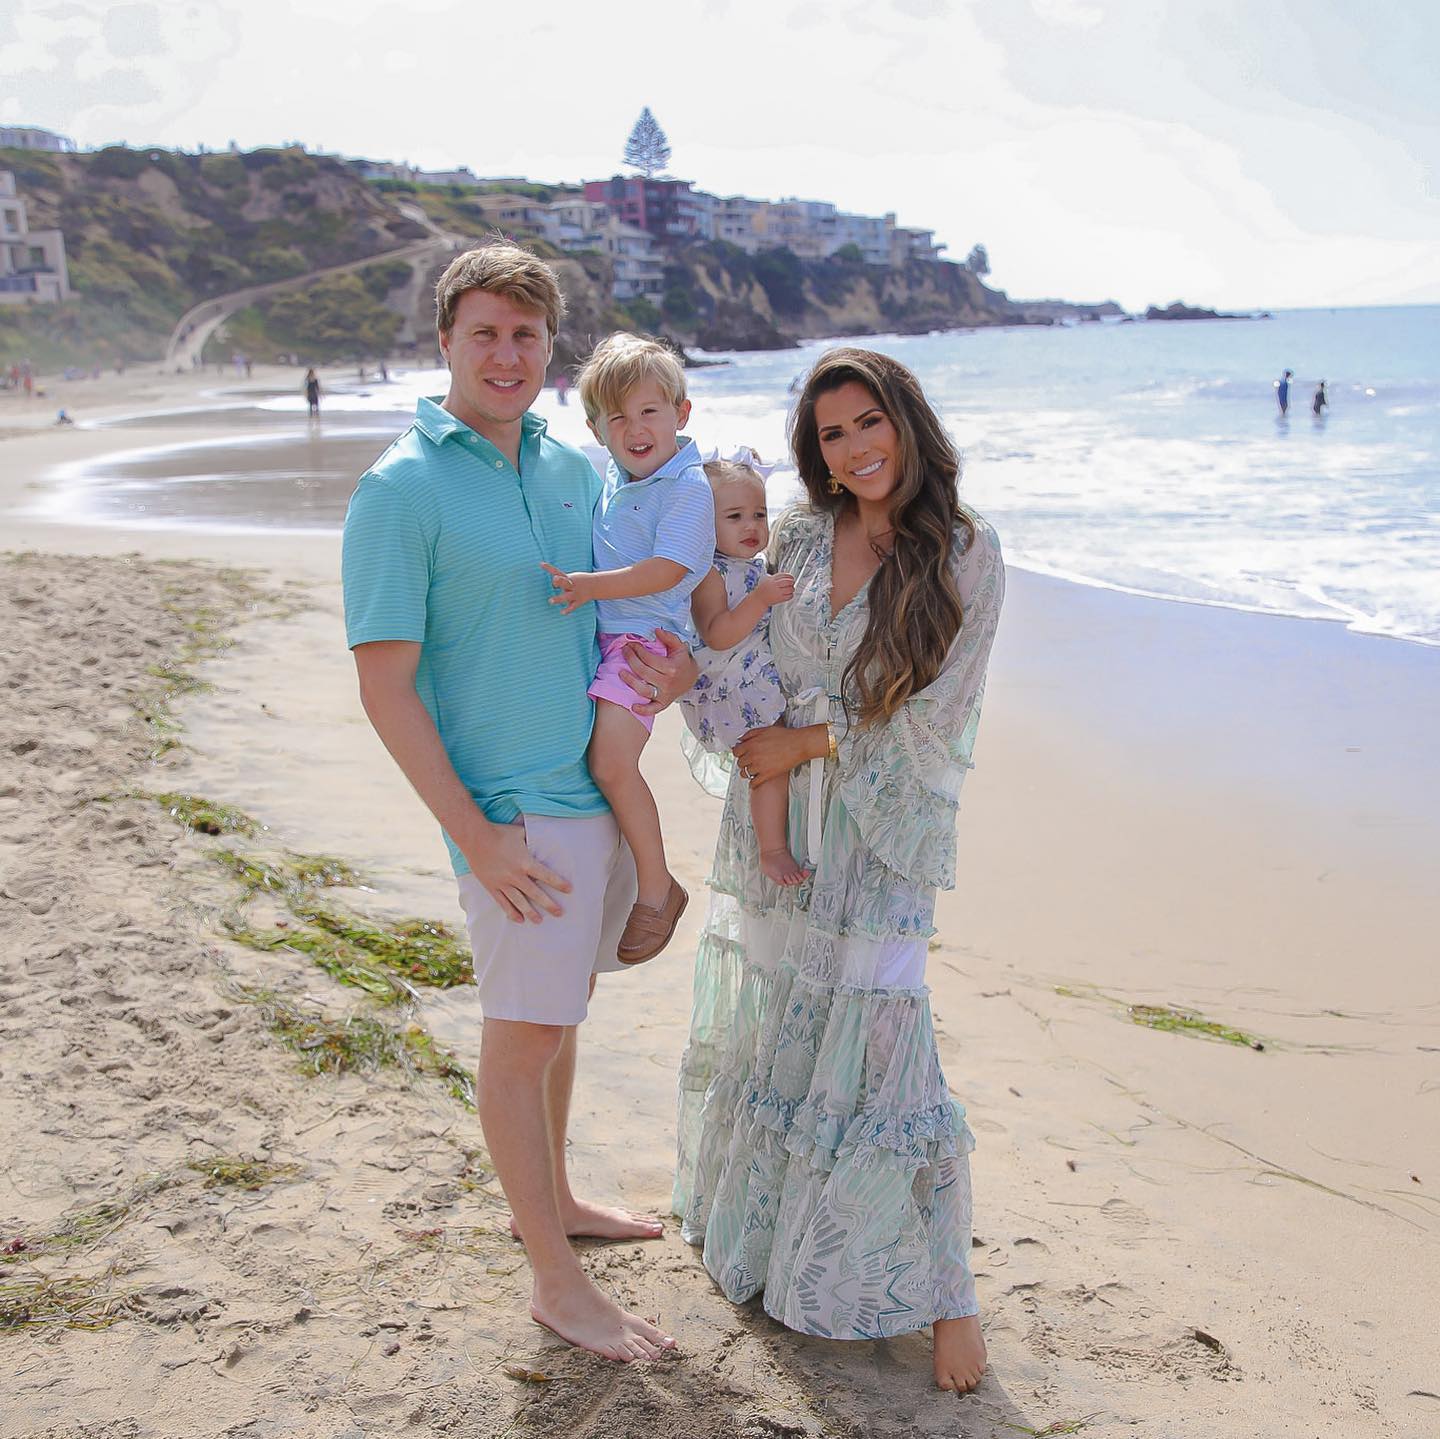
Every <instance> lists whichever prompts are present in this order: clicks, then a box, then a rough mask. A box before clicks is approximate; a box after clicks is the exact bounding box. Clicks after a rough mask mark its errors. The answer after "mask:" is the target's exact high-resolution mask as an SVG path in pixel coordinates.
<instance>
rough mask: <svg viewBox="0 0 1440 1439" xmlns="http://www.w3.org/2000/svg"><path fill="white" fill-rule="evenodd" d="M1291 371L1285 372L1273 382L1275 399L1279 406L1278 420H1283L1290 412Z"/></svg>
mask: <svg viewBox="0 0 1440 1439" xmlns="http://www.w3.org/2000/svg"><path fill="white" fill-rule="evenodd" d="M1292 375H1293V371H1291V370H1286V371H1285V373H1284V374H1283V375H1281V376H1280V378H1279V379H1278V380H1276V381H1275V399H1276V401H1277V403H1278V404H1279V406H1280V418H1281V419H1282V420H1283V419H1284V418H1285V416H1286V415H1287V414H1288V413H1289V411H1290V380H1291V378H1292Z"/></svg>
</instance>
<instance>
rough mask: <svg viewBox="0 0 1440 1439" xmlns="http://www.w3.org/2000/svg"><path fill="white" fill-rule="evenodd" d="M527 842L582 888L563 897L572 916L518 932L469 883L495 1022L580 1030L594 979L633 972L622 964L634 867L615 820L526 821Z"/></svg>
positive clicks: (465, 893) (471, 879)
mask: <svg viewBox="0 0 1440 1439" xmlns="http://www.w3.org/2000/svg"><path fill="white" fill-rule="evenodd" d="M522 822H523V823H524V826H525V842H526V843H527V844H528V845H529V846H530V853H531V854H533V855H534V856H535V858H536V859H538V860H539V861H540V862H541V863H542V864H544V865H546V866H548V867H549V868H550V869H553V870H554V871H555V873H556V874H560V875H564V877H565V878H566V879H568V880H569V881H570V883H571V885H573V886H574V888H572V889H571V891H570V893H569V894H557V895H556V896H555V897H556V899H557V900H559V902H560V906H561V908H562V909H564V911H565V913H564V914H562V915H561V916H560V917H559V918H558V919H557V918H556V917H555V916H554V915H552V914H547V915H545V917H544V918H543V919H542V920H541V922H540V923H539V924H531V923H530V922H529V921H527V922H526V923H524V924H516V923H515V921H514V920H513V919H509V918H507V917H506V915H505V914H504V913H503V912H502V911H501V909H500V906H499V905H498V904H496V903H495V901H494V900H493V899H491V898H490V895H489V893H488V892H487V891H486V889H485V887H484V885H482V884H481V883H480V881H479V880H478V879H476V878H475V876H474V875H473V874H462V875H461V876H460V880H459V883H460V903H461V905H462V906H463V908H464V910H465V928H466V929H467V930H468V931H469V934H470V950H471V953H472V954H473V955H474V956H475V983H476V985H477V986H478V988H479V990H480V1008H481V1010H482V1011H483V1012H484V1015H485V1017H486V1018H487V1019H518V1020H524V1021H526V1022H528V1023H530V1024H579V1023H580V1021H581V1020H582V1019H584V1018H585V1015H586V1012H587V1010H588V1007H589V995H590V976H591V975H593V974H602V973H604V972H605V971H607V970H616V969H624V968H625V966H624V965H623V964H621V963H620V961H619V960H618V959H617V958H616V957H615V950H616V948H617V947H618V946H619V944H620V935H621V933H622V932H623V930H624V928H625V921H626V920H627V919H628V918H629V917H630V909H631V906H632V905H634V903H635V894H636V889H635V861H634V858H633V857H632V856H631V854H630V846H629V845H627V844H626V843H625V841H624V839H622V838H621V835H620V829H619V826H618V825H617V824H616V823H615V817H614V815H611V814H593V815H581V816H579V817H577V818H571V819H557V818H555V817H554V816H551V815H543V814H527V815H524V816H522Z"/></svg>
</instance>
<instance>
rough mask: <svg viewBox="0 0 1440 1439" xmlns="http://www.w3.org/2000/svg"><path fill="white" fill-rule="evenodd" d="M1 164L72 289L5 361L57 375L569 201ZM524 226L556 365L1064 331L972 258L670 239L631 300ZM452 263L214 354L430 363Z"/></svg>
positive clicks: (25, 329) (223, 169) (378, 274)
mask: <svg viewBox="0 0 1440 1439" xmlns="http://www.w3.org/2000/svg"><path fill="white" fill-rule="evenodd" d="M0 169H8V170H13V171H14V173H15V177H16V181H17V183H18V186H19V189H20V191H21V193H22V194H23V196H24V198H25V200H26V203H27V205H28V207H29V213H30V221H31V224H32V225H33V226H34V227H35V228H37V229H40V228H46V227H52V226H53V227H57V228H59V229H61V230H62V231H63V232H64V234H65V243H66V250H67V254H68V258H69V265H70V279H71V285H72V288H73V290H74V291H75V298H74V299H73V300H72V301H70V302H68V303H67V304H64V305H58V306H48V305H47V306H40V305H36V306H27V307H25V308H24V309H7V310H0V359H4V360H6V361H8V360H10V359H20V358H25V357H29V358H32V359H34V360H35V361H36V362H37V363H38V364H40V365H41V366H53V365H60V364H65V365H69V364H79V365H85V366H89V365H92V364H108V363H115V362H120V361H127V360H152V359H155V358H158V357H159V356H160V355H161V354H163V353H164V346H165V342H166V339H167V338H168V336H169V334H170V331H171V329H172V327H173V326H174V325H175V323H176V321H177V320H178V319H179V317H180V316H181V315H182V314H183V313H184V312H185V311H186V310H187V309H188V308H189V307H190V306H192V305H194V304H196V303H198V302H200V301H201V300H205V299H209V298H212V297H216V296H220V295H225V294H230V293H232V292H234V291H237V290H241V289H244V288H246V287H248V286H252V285H257V284H262V283H265V282H267V281H274V280H283V279H287V278H290V277H292V276H300V275H307V274H309V273H310V272H311V271H313V270H318V269H322V268H325V267H327V266H334V265H337V264H342V263H346V262H349V261H353V260H360V259H364V258H366V257H369V256H376V257H379V256H382V255H384V254H385V252H387V251H392V250H395V249H396V248H398V247H401V246H404V245H406V244H407V243H409V242H412V241H415V240H419V239H422V238H424V237H426V236H427V235H438V236H443V237H450V238H451V239H452V240H453V242H454V244H455V245H456V246H457V247H459V246H463V245H465V244H467V243H469V242H470V241H471V240H474V241H480V240H482V239H485V238H488V237H491V236H494V235H495V234H496V233H497V232H498V231H500V230H501V228H502V225H509V226H512V227H513V226H514V225H515V224H516V223H518V221H517V211H518V212H521V213H523V209H524V203H523V202H525V201H527V200H533V201H535V202H537V203H543V202H545V201H546V200H549V199H551V198H554V197H555V196H558V195H559V194H561V193H563V192H562V191H561V190H559V189H558V188H554V187H549V188H547V187H540V186H514V187H509V188H508V189H507V191H506V193H504V194H492V193H489V192H486V191H484V190H475V189H472V188H468V187H466V188H462V187H460V186H448V185H447V186H440V185H425V184H419V185H416V184H410V183H405V182H397V181H381V182H379V183H370V182H367V181H365V180H364V179H362V178H361V177H360V175H359V174H358V172H357V171H356V170H355V169H354V168H352V167H350V166H348V165H346V164H344V163H342V162H341V161H338V160H335V159H333V158H330V157H326V156H317V155H310V154H307V153H306V152H305V151H303V150H301V149H298V148H290V149H283V150H273V149H272V150H255V151H250V152H248V153H240V154H237V153H229V154H216V155H210V154H203V155H188V154H182V153H176V152H172V151H165V150H132V149H127V148H125V147H121V146H115V147H111V148H109V149H105V150H100V151H96V152H93V153H82V154H70V155H50V154H35V153H32V152H28V151H15V150H9V151H6V150H0ZM516 191H519V192H521V193H519V194H518V195H517V193H516ZM517 200H518V201H519V202H521V203H520V204H519V205H518V206H517ZM512 232H513V233H515V236H516V238H517V239H518V240H520V241H521V242H522V243H524V244H526V245H527V246H529V247H530V248H532V249H533V250H535V251H536V253H538V254H540V255H542V256H544V257H545V258H547V259H549V260H550V261H551V262H552V263H553V264H554V265H555V267H556V269H557V270H558V272H559V274H560V279H561V284H562V287H563V288H564V291H565V296H566V301H567V304H568V306H569V315H568V318H567V320H566V324H565V328H564V330H563V332H562V334H561V339H560V343H559V345H558V346H557V352H556V356H555V367H556V368H557V369H559V368H561V367H567V368H568V367H570V366H573V365H574V364H575V362H576V361H578V360H579V359H581V358H583V356H584V355H585V354H586V353H588V351H589V348H590V347H591V345H593V343H594V342H595V341H596V340H597V339H599V338H600V337H601V336H602V335H605V334H607V333H609V332H610V331H611V330H614V329H617V328H628V329H641V330H647V331H651V332H653V333H656V334H661V335H664V336H666V337H668V338H670V339H672V340H674V341H675V342H676V343H677V344H680V345H682V346H699V347H702V348H706V349H767V348H777V347H783V346H788V345H793V344H795V343H796V342H797V341H799V340H802V339H808V338H814V337H818V336H824V335H864V334H876V333H888V332H895V331H900V332H902V333H922V332H924V331H928V330H940V329H956V328H963V327H968V326H979V325H996V324H1027V323H1039V324H1047V323H1051V318H1050V317H1049V316H1046V315H1042V314H1039V313H1032V312H1030V311H1028V310H1027V309H1026V307H1025V306H1023V305H1019V304H1015V303H1013V302H1012V301H1010V300H1009V299H1008V298H1007V297H1006V296H1005V295H1004V294H1002V293H1001V292H999V291H996V290H992V289H990V288H989V287H987V286H986V285H985V284H983V283H982V282H981V280H980V279H979V278H978V277H977V276H976V275H974V274H972V273H971V272H970V271H969V270H967V269H966V268H965V267H964V266H961V265H955V264H949V263H933V262H931V263H927V262H919V261H916V262H912V263H910V264H907V265H904V266H902V267H898V268H887V267H884V266H875V265H867V264H865V263H863V262H861V261H858V260H842V259H839V258H831V259H828V260H820V261H806V260H801V259H799V258H797V257H796V256H795V255H793V254H792V253H791V252H790V251H788V250H770V251H766V252H763V253H761V254H758V255H748V254H746V253H745V252H744V251H742V250H740V249H738V248H736V247H735V246H733V245H727V244H723V243H714V244H703V245H690V246H686V247H682V248H677V249H671V250H668V251H667V252H666V254H665V260H666V266H665V276H664V290H663V294H662V295H660V296H658V297H656V299H655V300H653V301H652V300H651V299H649V298H646V299H637V300H631V301H629V302H628V303H625V304H617V303H616V302H615V301H614V299H613V298H612V291H611V286H612V281H613V278H614V274H613V268H612V262H611V260H610V259H609V258H608V257H607V256H606V255H603V254H599V253H596V252H583V253H579V254H567V253H564V252H562V251H559V250H556V249H554V248H552V247H551V246H549V245H547V244H546V243H545V242H544V241H543V240H542V239H540V238H538V237H537V236H535V235H532V234H528V233H526V232H525V231H524V230H523V229H521V230H519V231H513V230H512ZM442 265H443V260H441V261H438V262H436V263H431V264H423V263H420V262H416V263H413V264H412V263H410V262H409V261H396V260H394V259H390V260H385V261H378V260H377V263H376V264H375V265H373V266H367V267H365V268H363V269H361V270H359V271H358V272H356V273H352V274H347V275H341V276H328V277H324V278H318V279H315V280H313V281H307V282H306V283H305V284H304V285H303V286H298V287H296V288H294V289H292V290H289V291H286V292H285V293H283V294H280V295H275V296H271V297H268V298H265V299H263V300H260V301H259V302H257V303H256V304H254V305H252V306H250V307H249V308H247V309H244V310H241V311H239V312H237V313H236V314H235V315H233V316H232V317H231V318H230V319H229V320H228V321H227V322H226V325H225V327H224V328H223V329H222V330H221V331H219V332H217V334H216V336H215V337H214V338H213V339H212V340H211V341H210V344H209V348H208V350H207V356H208V357H209V358H218V357H223V356H228V355H229V353H230V352H231V351H232V350H234V349H239V350H243V351H245V352H246V353H249V354H252V355H255V356H256V357H261V358H269V357H271V356H273V355H276V354H281V353H285V354H288V353H292V352H293V353H296V354H298V355H299V356H300V357H301V358H302V359H304V360H306V361H321V360H339V359H361V358H366V357H374V356H377V355H380V354H382V353H386V352H387V351H390V350H392V349H393V348H395V347H396V346H400V347H405V346H407V345H414V346H415V348H416V350H417V353H419V354H421V355H424V356H427V357H428V355H429V354H430V353H431V350H430V346H431V343H432V339H431V337H432V335H433V328H432V327H433V300H432V292H433V288H434V282H435V280H436V278H437V276H438V274H439V270H440V268H441V266H442Z"/></svg>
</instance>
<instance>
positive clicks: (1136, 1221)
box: [1100, 1199, 1150, 1249]
mask: <svg viewBox="0 0 1440 1439" xmlns="http://www.w3.org/2000/svg"><path fill="white" fill-rule="evenodd" d="M1100 1217H1101V1218H1102V1219H1104V1220H1105V1221H1106V1222H1107V1223H1109V1224H1110V1226H1111V1227H1112V1229H1113V1231H1114V1237H1115V1243H1116V1244H1119V1245H1121V1246H1123V1247H1124V1248H1127V1249H1131V1248H1134V1246H1135V1245H1137V1244H1138V1243H1139V1242H1140V1241H1141V1240H1142V1239H1143V1238H1144V1237H1145V1231H1146V1230H1147V1229H1149V1227H1150V1220H1149V1218H1148V1216H1147V1215H1146V1214H1145V1211H1144V1210H1143V1209H1137V1208H1136V1207H1135V1205H1133V1204H1131V1203H1130V1202H1129V1201H1128V1200H1125V1199H1107V1200H1106V1201H1105V1203H1104V1204H1102V1205H1101V1206H1100Z"/></svg>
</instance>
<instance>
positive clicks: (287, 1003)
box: [229, 983, 475, 1109]
mask: <svg viewBox="0 0 1440 1439" xmlns="http://www.w3.org/2000/svg"><path fill="white" fill-rule="evenodd" d="M229 993H230V994H231V995H232V996H233V997H234V998H235V999H236V1000H238V1001H239V1002H240V1003H242V1004H253V1005H255V1006H256V1007H257V1008H258V1009H259V1010H260V1014H261V1017H262V1018H263V1019H264V1021H265V1024H266V1026H267V1027H268V1028H269V1030H270V1031H271V1033H273V1034H274V1035H275V1037H276V1038H277V1039H278V1040H279V1041H280V1043H281V1044H283V1045H285V1046H286V1048H287V1049H291V1050H293V1051H294V1052H295V1054H296V1055H298V1056H299V1059H300V1067H301V1069H302V1070H303V1071H304V1072H305V1073H307V1074H316V1075H318V1074H344V1073H347V1072H351V1071H374V1070H378V1069H390V1068H394V1069H399V1070H400V1071H401V1072H402V1073H404V1074H406V1075H407V1076H412V1077H425V1078H433V1079H438V1080H440V1082H441V1083H442V1084H444V1085H445V1087H446V1089H447V1090H448V1091H449V1093H450V1094H451V1095H452V1096H453V1097H454V1098H456V1099H458V1100H460V1101H461V1102H462V1103H463V1104H465V1105H466V1106H467V1107H468V1108H471V1109H473V1108H474V1107H475V1086H474V1082H473V1080H472V1079H471V1077H470V1073H469V1071H468V1070H467V1069H466V1068H465V1066H464V1065H462V1064H461V1063H460V1061H459V1060H458V1059H456V1057H455V1056H454V1054H452V1053H451V1052H450V1051H449V1050H448V1049H444V1048H442V1047H441V1046H440V1045H438V1044H437V1043H436V1042H435V1040H434V1038H433V1037H432V1036H431V1035H430V1034H429V1033H428V1032H427V1031H426V1030H425V1029H424V1027H423V1026H421V1025H418V1024H410V1025H406V1026H405V1027H404V1028H399V1027H397V1026H395V1025H390V1024H386V1023H385V1022H384V1021H383V1020H381V1019H378V1018H376V1017H375V1016H374V1015H368V1014H349V1015H346V1016H345V1017H344V1018H343V1019H332V1018H330V1017H329V1016H328V1015H324V1014H321V1013H320V1012H319V1011H318V1010H314V1009H304V1008H302V1007H301V1006H300V1005H298V1004H296V1003H294V1001H292V1000H289V999H286V998H285V997H284V996H283V995H281V994H279V993H277V992H276V991H275V990H273V989H267V988H263V987H260V986H256V985H246V984H239V983H232V984H231V985H230V986H229Z"/></svg>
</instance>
